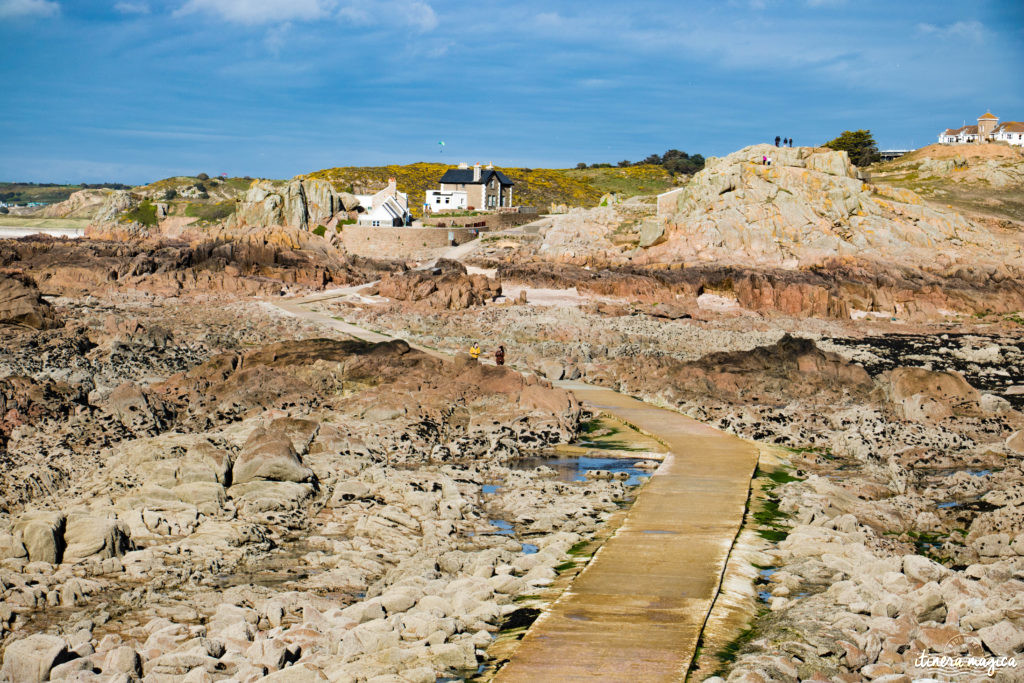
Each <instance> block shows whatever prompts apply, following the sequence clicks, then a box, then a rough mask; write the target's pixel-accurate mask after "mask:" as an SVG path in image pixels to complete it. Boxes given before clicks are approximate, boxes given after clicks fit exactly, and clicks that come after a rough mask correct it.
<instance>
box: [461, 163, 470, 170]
mask: <svg viewBox="0 0 1024 683" xmlns="http://www.w3.org/2000/svg"><path fill="white" fill-rule="evenodd" d="M459 168H460V169H462V170H465V169H467V168H469V164H467V163H466V162H465V161H460V162H459Z"/></svg>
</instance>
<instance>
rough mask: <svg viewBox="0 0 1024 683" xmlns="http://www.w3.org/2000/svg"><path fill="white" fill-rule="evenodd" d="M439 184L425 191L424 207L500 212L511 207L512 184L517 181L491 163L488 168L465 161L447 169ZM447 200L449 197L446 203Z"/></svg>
mask: <svg viewBox="0 0 1024 683" xmlns="http://www.w3.org/2000/svg"><path fill="white" fill-rule="evenodd" d="M438 184H439V185H440V188H439V189H437V190H427V192H426V197H425V202H424V208H427V207H429V208H430V210H431V211H445V210H450V209H470V210H477V211H497V210H498V209H503V208H511V206H512V186H513V185H515V183H514V182H513V181H512V179H510V178H509V177H508V176H506V175H505V174H504V173H502V172H501V171H498V170H496V169H495V168H494V166H492V165H491V164H488V165H487V166H485V167H481V166H480V164H476V165H474V166H473V168H470V167H469V165H468V164H465V163H462V164H459V167H458V168H449V169H448V170H446V171H445V173H444V175H443V176H441V179H440V181H439V183H438ZM445 200H448V203H447V204H445Z"/></svg>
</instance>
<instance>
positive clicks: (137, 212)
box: [120, 199, 159, 228]
mask: <svg viewBox="0 0 1024 683" xmlns="http://www.w3.org/2000/svg"><path fill="white" fill-rule="evenodd" d="M120 220H121V222H122V223H142V224H143V225H145V226H147V227H151V228H152V227H156V225H157V223H158V222H159V221H157V219H156V205H155V204H153V202H151V201H149V200H148V199H145V200H143V201H142V202H141V203H140V204H139V205H138V206H136V207H135V208H134V209H132V210H131V211H125V212H124V213H123V214H121V219H120Z"/></svg>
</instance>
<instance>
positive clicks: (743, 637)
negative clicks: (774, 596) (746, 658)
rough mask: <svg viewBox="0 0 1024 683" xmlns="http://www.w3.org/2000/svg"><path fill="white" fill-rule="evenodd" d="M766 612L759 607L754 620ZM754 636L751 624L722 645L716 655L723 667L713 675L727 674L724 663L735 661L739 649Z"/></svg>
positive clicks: (755, 633) (754, 631) (754, 632)
mask: <svg viewBox="0 0 1024 683" xmlns="http://www.w3.org/2000/svg"><path fill="white" fill-rule="evenodd" d="M767 614H768V610H767V609H764V608H761V609H760V610H759V611H758V615H757V617H755V621H756V620H757V619H759V618H762V617H764V616H766V615H767ZM756 636H757V631H756V630H755V628H754V627H753V626H751V627H750V628H746V629H743V630H742V631H740V632H739V634H738V635H737V636H736V637H735V638H733V640H732V641H730V642H729V643H728V644H727V645H726V646H725V647H723V648H722V650H721V651H720V652H718V653H717V655H716V657H717V658H718V660H719V661H720V662H721V663H722V664H723V667H722V668H721V669H720V670H719V671H716V672H715V675H716V676H725V675H728V672H727V671H726V670H725V667H724V665H725V664H728V663H730V662H735V661H736V657H737V656H738V655H739V653H740V650H742V649H743V648H744V646H746V645H748V644H750V643H751V642H752V641H753V640H754V638H755V637H756Z"/></svg>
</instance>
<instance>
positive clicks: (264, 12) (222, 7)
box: [174, 0, 337, 25]
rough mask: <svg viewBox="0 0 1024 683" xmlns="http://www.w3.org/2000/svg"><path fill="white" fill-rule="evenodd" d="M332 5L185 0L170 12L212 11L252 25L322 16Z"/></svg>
mask: <svg viewBox="0 0 1024 683" xmlns="http://www.w3.org/2000/svg"><path fill="white" fill-rule="evenodd" d="M336 6H337V3H336V2H335V0H188V1H187V2H186V3H185V4H184V5H182V6H181V7H180V8H179V9H178V10H177V11H175V13H174V14H175V15H176V16H184V15H188V14H195V13H205V14H213V15H216V16H219V17H221V18H222V19H225V20H227V21H230V22H234V23H237V24H249V25H253V24H267V23H271V22H277V21H292V20H294V21H312V20H314V19H322V18H324V17H327V16H329V15H330V14H331V13H332V11H333V10H334V9H335V7H336Z"/></svg>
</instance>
